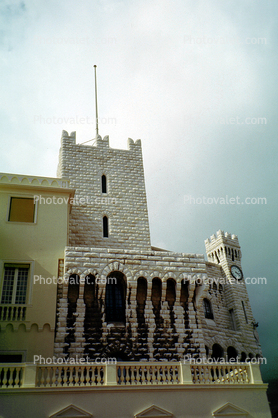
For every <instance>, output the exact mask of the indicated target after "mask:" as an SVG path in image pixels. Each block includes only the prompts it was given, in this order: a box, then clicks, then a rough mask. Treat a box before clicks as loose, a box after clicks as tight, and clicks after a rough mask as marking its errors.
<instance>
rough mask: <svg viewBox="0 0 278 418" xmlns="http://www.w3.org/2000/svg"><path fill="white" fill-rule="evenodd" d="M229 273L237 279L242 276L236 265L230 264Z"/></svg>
mask: <svg viewBox="0 0 278 418" xmlns="http://www.w3.org/2000/svg"><path fill="white" fill-rule="evenodd" d="M231 273H232V276H233V277H234V278H235V279H237V280H241V279H242V278H243V274H242V271H241V270H240V268H239V267H238V266H231Z"/></svg>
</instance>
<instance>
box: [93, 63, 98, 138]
mask: <svg viewBox="0 0 278 418" xmlns="http://www.w3.org/2000/svg"><path fill="white" fill-rule="evenodd" d="M94 69H95V103H96V137H98V108H97V66H96V65H94Z"/></svg>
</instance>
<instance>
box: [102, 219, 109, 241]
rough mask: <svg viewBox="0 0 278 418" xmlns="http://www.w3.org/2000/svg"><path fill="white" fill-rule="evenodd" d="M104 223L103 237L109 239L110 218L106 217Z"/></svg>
mask: <svg viewBox="0 0 278 418" xmlns="http://www.w3.org/2000/svg"><path fill="white" fill-rule="evenodd" d="M102 222H103V237H104V238H108V218H107V216H104V217H103V219H102Z"/></svg>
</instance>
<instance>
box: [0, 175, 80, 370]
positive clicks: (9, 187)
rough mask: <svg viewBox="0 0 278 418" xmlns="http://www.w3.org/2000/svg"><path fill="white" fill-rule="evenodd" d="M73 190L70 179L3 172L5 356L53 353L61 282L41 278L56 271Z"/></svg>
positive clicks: (0, 346) (0, 265)
mask: <svg viewBox="0 0 278 418" xmlns="http://www.w3.org/2000/svg"><path fill="white" fill-rule="evenodd" d="M73 195H74V192H73V190H71V189H69V181H68V180H67V179H63V181H61V180H60V179H54V178H42V177H33V176H22V175H16V174H6V173H2V174H1V175H0V199H1V204H0V231H1V237H0V240H1V241H0V246H1V248H0V271H1V284H2V285H1V306H0V311H1V314H0V325H1V339H0V355H1V357H0V359H1V361H4V360H5V361H7V360H9V361H23V362H25V361H27V362H31V361H33V356H34V355H35V354H37V352H38V351H39V352H41V353H43V355H44V356H47V357H49V356H52V355H53V346H54V330H55V315H56V297H57V285H55V283H53V280H51V281H50V280H48V282H49V284H47V285H45V286H40V283H41V280H42V278H44V280H45V279H47V278H51V279H52V278H53V276H54V277H57V275H58V260H59V259H63V258H64V249H65V246H66V245H67V244H68V218H69V211H70V204H69V203H67V201H68V202H70V198H71V197H72V196H73ZM36 196H38V198H36ZM53 196H55V197H56V199H60V200H63V201H64V203H63V204H56V205H54V204H47V203H45V204H42V203H43V199H46V201H47V199H49V198H50V199H51V200H52V198H53ZM38 199H40V200H41V202H39V200H38ZM40 203H41V204H40Z"/></svg>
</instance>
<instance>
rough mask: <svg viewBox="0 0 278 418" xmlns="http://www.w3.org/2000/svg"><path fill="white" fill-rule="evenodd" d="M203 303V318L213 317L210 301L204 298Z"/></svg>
mask: <svg viewBox="0 0 278 418" xmlns="http://www.w3.org/2000/svg"><path fill="white" fill-rule="evenodd" d="M203 305H204V313H205V318H207V319H213V312H212V308H211V303H210V301H209V300H208V299H204V300H203Z"/></svg>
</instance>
